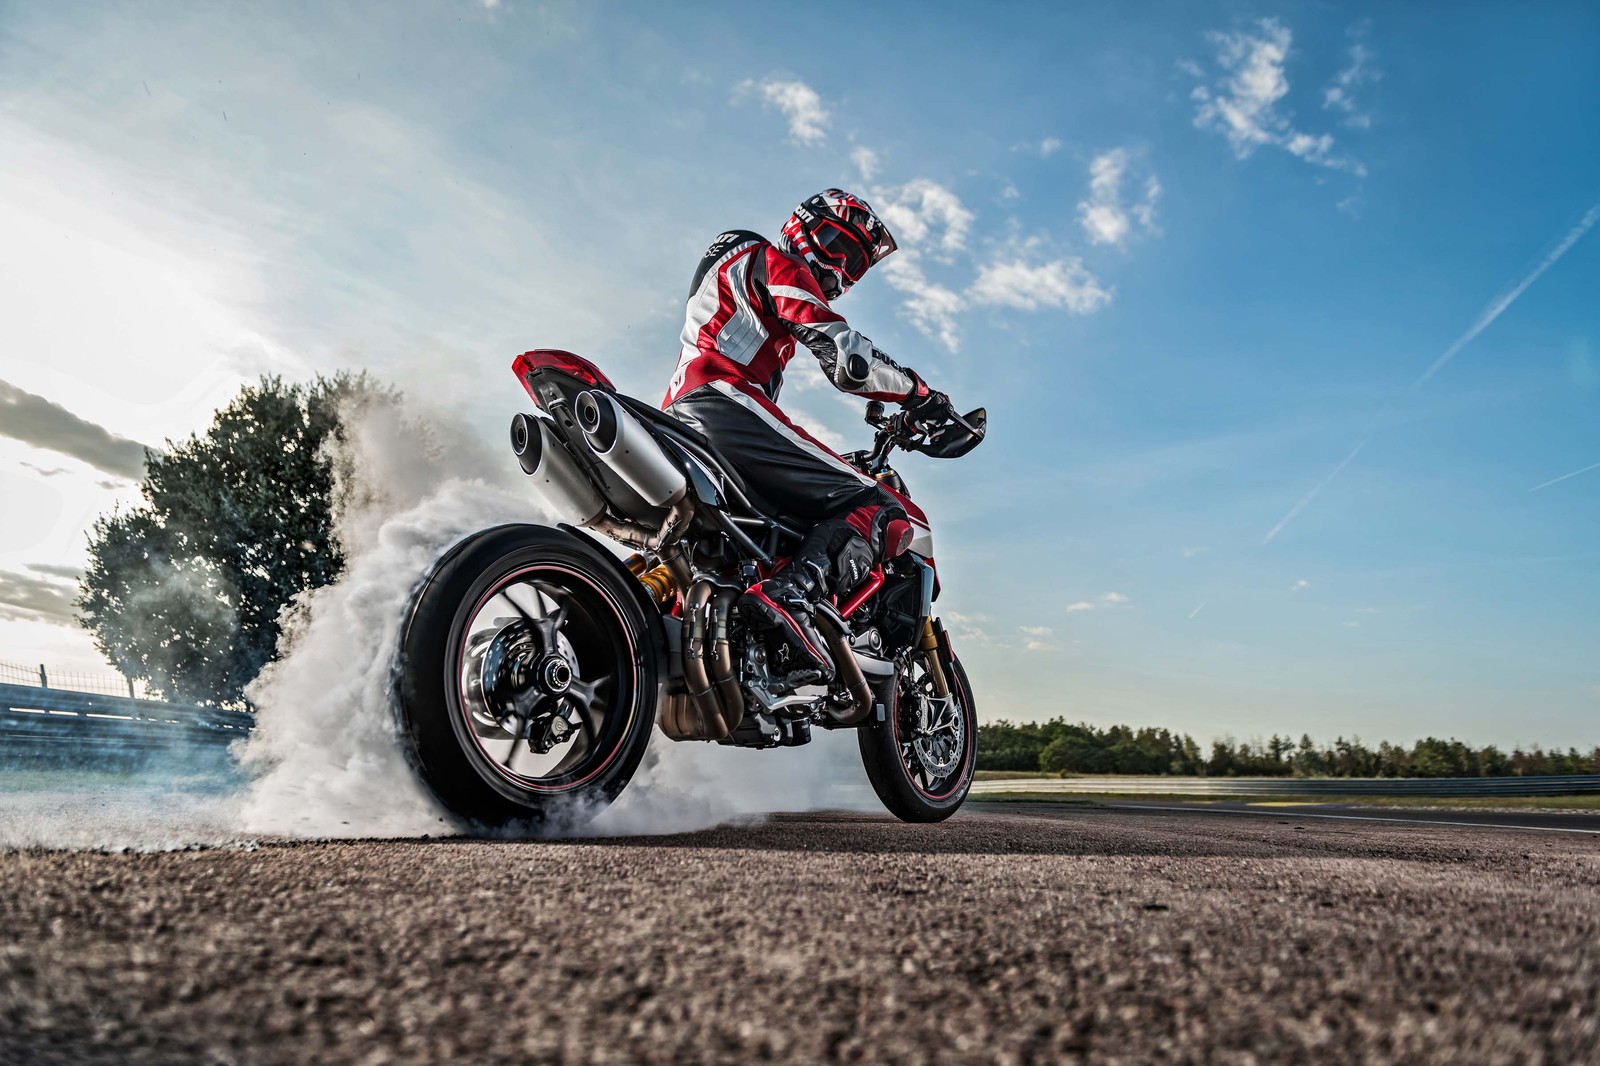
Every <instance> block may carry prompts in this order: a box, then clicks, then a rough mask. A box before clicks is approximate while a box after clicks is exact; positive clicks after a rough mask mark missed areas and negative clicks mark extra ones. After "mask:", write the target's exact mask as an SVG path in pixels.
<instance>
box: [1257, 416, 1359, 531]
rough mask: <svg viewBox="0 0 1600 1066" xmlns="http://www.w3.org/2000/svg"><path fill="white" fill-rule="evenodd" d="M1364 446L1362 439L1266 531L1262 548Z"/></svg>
mask: <svg viewBox="0 0 1600 1066" xmlns="http://www.w3.org/2000/svg"><path fill="white" fill-rule="evenodd" d="M1366 446H1367V441H1366V439H1365V438H1363V439H1362V441H1361V443H1359V444H1357V445H1356V446H1355V447H1354V448H1352V449H1350V454H1349V455H1347V456H1345V457H1344V461H1343V462H1341V463H1340V464H1339V465H1338V466H1336V467H1334V468H1333V472H1332V473H1331V474H1329V475H1328V476H1327V477H1325V478H1323V479H1322V480H1321V481H1319V482H1317V487H1316V488H1314V489H1312V490H1311V491H1310V492H1308V493H1306V494H1305V495H1304V496H1302V497H1300V502H1299V503H1297V504H1295V505H1294V506H1293V507H1291V508H1289V513H1288V514H1286V515H1284V516H1283V517H1282V518H1280V519H1278V524H1277V525H1275V526H1273V527H1272V528H1271V529H1269V530H1267V536H1266V539H1264V540H1263V541H1262V542H1261V544H1262V546H1263V547H1265V546H1266V545H1268V544H1271V543H1272V538H1273V537H1276V536H1277V535H1278V534H1279V533H1282V532H1283V527H1284V526H1286V525H1288V524H1289V523H1290V522H1293V521H1294V520H1295V517H1296V516H1297V515H1298V514H1299V513H1300V512H1301V511H1304V510H1305V509H1306V507H1307V506H1308V505H1309V504H1310V503H1311V501H1312V500H1314V499H1316V498H1317V493H1319V492H1321V491H1322V490H1323V489H1325V488H1327V487H1328V484H1329V482H1331V481H1333V479H1334V478H1336V477H1338V476H1339V472H1340V471H1341V470H1343V469H1344V468H1345V467H1347V466H1349V465H1350V460H1352V459H1354V458H1355V457H1356V456H1357V455H1360V454H1361V449H1362V448H1365V447H1366Z"/></svg>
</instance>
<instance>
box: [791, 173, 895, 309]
mask: <svg viewBox="0 0 1600 1066" xmlns="http://www.w3.org/2000/svg"><path fill="white" fill-rule="evenodd" d="M895 247H896V245H895V243H894V237H893V236H891V235H890V233H889V227H887V226H885V225H884V224H883V220H882V219H881V218H879V217H878V213H877V212H876V211H874V210H873V209H872V207H871V206H870V205H869V204H868V203H867V202H866V201H865V200H863V199H861V198H860V197H859V196H852V195H851V194H850V193H847V192H844V191H843V190H841V189H826V190H824V191H823V192H819V193H818V194H817V195H815V196H813V197H812V198H811V199H809V200H807V201H805V202H804V203H802V204H801V205H800V206H799V207H797V208H795V209H794V214H792V215H790V216H789V221H787V222H785V223H784V224H783V250H784V251H786V252H788V253H789V254H790V255H798V256H801V257H803V258H804V259H805V261H806V262H807V263H808V264H810V266H811V272H812V273H813V274H815V275H816V276H817V282H818V284H820V285H821V286H822V294H823V295H824V296H826V297H827V298H828V299H830V300H835V299H838V298H839V297H840V296H842V295H844V294H845V293H846V292H847V291H849V289H850V286H852V285H854V284H855V283H856V282H858V281H860V280H861V279H862V278H863V277H864V276H865V275H866V273H867V268H868V267H870V266H872V265H873V264H874V263H876V262H878V261H879V260H881V259H882V258H883V257H884V256H886V255H888V254H889V253H890V252H892V251H894V250H895Z"/></svg>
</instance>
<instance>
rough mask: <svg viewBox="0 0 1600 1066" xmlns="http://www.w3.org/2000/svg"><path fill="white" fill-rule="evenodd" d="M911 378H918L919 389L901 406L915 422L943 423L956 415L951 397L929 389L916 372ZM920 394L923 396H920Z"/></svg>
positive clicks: (902, 402)
mask: <svg viewBox="0 0 1600 1066" xmlns="http://www.w3.org/2000/svg"><path fill="white" fill-rule="evenodd" d="M911 376H912V377H913V378H916V382H917V388H916V392H913V393H912V394H911V395H910V396H907V397H906V398H905V399H904V400H902V401H900V406H901V407H903V408H905V410H906V413H907V414H909V415H910V416H911V418H912V421H915V422H942V421H944V420H945V419H947V418H949V417H950V415H952V414H954V413H955V408H954V407H952V406H950V397H948V396H946V395H945V394H944V393H942V392H939V391H938V390H937V389H930V388H928V383H927V382H925V381H923V380H922V378H921V377H918V375H917V374H916V372H915V371H912V372H911ZM918 392H920V393H922V395H920V396H918V395H917V393H918Z"/></svg>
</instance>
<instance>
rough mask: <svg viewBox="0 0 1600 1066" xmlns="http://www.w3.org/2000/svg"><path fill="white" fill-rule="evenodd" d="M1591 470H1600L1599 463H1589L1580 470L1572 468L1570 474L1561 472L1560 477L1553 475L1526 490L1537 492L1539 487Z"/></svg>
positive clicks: (1546, 486) (1542, 487) (1545, 487)
mask: <svg viewBox="0 0 1600 1066" xmlns="http://www.w3.org/2000/svg"><path fill="white" fill-rule="evenodd" d="M1591 470H1600V463H1591V464H1589V465H1588V466H1586V467H1584V468H1583V469H1582V470H1574V471H1573V472H1572V473H1570V474H1562V475H1561V476H1560V477H1553V478H1551V479H1550V480H1549V481H1546V482H1545V483H1544V484H1543V485H1535V486H1534V487H1533V488H1531V489H1529V490H1528V491H1529V492H1538V491H1539V490H1540V489H1547V488H1549V487H1550V486H1551V485H1554V484H1555V483H1556V482H1558V481H1565V480H1567V478H1569V477H1577V476H1578V475H1579V474H1587V473H1588V472H1589V471H1591Z"/></svg>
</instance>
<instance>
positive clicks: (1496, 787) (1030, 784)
mask: <svg viewBox="0 0 1600 1066" xmlns="http://www.w3.org/2000/svg"><path fill="white" fill-rule="evenodd" d="M972 792H973V794H974V795H991V794H994V793H997V792H1039V793H1051V794H1055V793H1061V794H1066V795H1080V796H1081V795H1097V796H1107V795H1113V796H1149V795H1163V796H1460V797H1468V796H1578V795H1594V794H1600V774H1569V775H1564V776H1559V777H1059V778H1058V777H1020V778H1006V779H1002V780H992V779H991V780H986V781H974V782H973V783H972Z"/></svg>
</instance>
